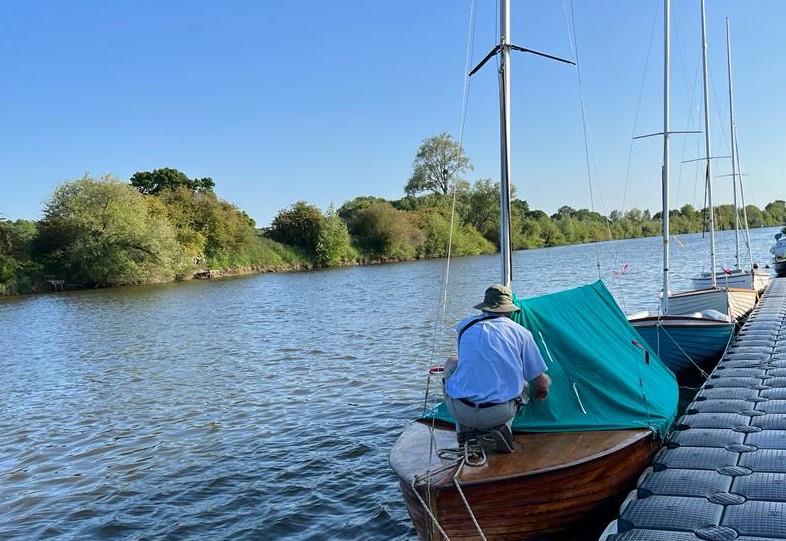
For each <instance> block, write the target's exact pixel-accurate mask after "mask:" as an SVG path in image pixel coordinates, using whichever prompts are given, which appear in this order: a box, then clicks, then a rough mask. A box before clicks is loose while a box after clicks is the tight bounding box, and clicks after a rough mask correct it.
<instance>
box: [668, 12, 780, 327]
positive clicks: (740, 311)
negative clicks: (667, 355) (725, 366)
mask: <svg viewBox="0 0 786 541" xmlns="http://www.w3.org/2000/svg"><path fill="white" fill-rule="evenodd" d="M701 35H702V71H703V75H704V84H703V87H704V150H705V152H706V155H705V157H704V158H703V159H705V160H706V162H707V166H706V167H707V169H706V175H705V179H706V188H707V207H708V208H709V213H708V215H709V220H708V221H709V225H710V272H709V273H707V274H706V276H704V275H703V276H699V277H698V278H697V282H699V284H700V285H698V286H697V285H696V283H694V287H696V289H694V290H692V291H683V292H678V293H671V292H669V294H668V295H667V298H668V302H667V304H668V311H666V312H665V313H667V314H669V315H680V314H689V313H692V312H703V311H706V310H717V311H718V312H721V313H723V314H727V315H728V316H730V317H731V318H732V319H734V320H737V321H739V320H741V319H743V318H745V317H746V316H747V315H748V313H750V311H751V310H753V308H754V306H756V302H757V301H758V292H757V290H756V289H755V288H754V287H755V285H756V281H755V275H754V274H751V279H750V281H749V284H750V287H745V288H738V287H733V286H731V285H730V284H726V283H725V282H724V280H723V279H721V278H720V277H721V276H723V277H724V279H725V276H726V273H725V272H717V271H716V270H715V269H716V268H717V265H716V253H717V251H716V248H715V212H714V208H715V207H714V206H713V203H712V179H713V177H712V158H713V155H712V145H711V137H710V102H709V81H708V79H709V76H708V72H707V31H706V22H705V14H704V4H703V3H702V9H701ZM729 43H730V42H729V32H728V21H727V25H726V52H727V59H728V61H729V83H730V84H729V105H730V107H731V112H730V118H731V135H732V139H731V141H732V142H731V148H732V160H731V162H732V175H731V176H732V178H733V181H734V208H735V209H736V208H737V182H736V179H737V176H738V173H739V171H738V170H739V167H738V165H739V164H738V160H739V155H738V154H739V153H738V152H737V149H736V146H737V144H736V137H735V130H734V107H733V100H732V92H731V46H730V44H729ZM741 193H742V192H741ZM742 202H743V208H744V204H745V199H744V196H743V200H742ZM734 221H735V236H736V244H737V252H736V260H737V264H736V266H737V269H739V267H740V266H739V223H738V221H739V216H738V213H736V212H735V219H734ZM746 222H747V220H746ZM746 239H747V244H748V254H749V257H750V239H749V236H748V235H746ZM752 266H753V262H752V261H751V267H752ZM705 277H706V287H703V286H704V282H703V280H704V278H705ZM763 279H764V277H763V276H760V280H763ZM765 285H766V284H765ZM665 291H668V290H667V289H666V290H665Z"/></svg>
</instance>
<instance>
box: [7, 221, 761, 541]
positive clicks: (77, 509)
mask: <svg viewBox="0 0 786 541" xmlns="http://www.w3.org/2000/svg"><path fill="white" fill-rule="evenodd" d="M775 231H776V230H775V229H767V230H756V231H753V232H752V240H753V245H754V247H755V257H756V259H757V260H758V261H760V262H765V261H767V260H768V259H769V258H768V255H767V254H768V249H769V246H770V245H771V239H772V236H773V234H774V233H775ZM731 238H732V237H731V235H730V234H728V233H727V234H722V235H721V236H720V238H719V245H720V246H721V247H723V248H724V250H725V251H724V254H725V255H724V257H723V261H724V264H725V265H727V266H728V265H729V264H730V261H731V258H730V254H729V253H728V248H729V247H730V246H731V243H732V241H731ZM680 243H681V244H682V245H683V247H682V248H680V247H679V246H677V245H676V243H675V249H674V261H673V265H672V268H673V269H674V270H675V277H674V281H675V288H676V289H680V288H681V287H685V286H687V285H688V281H687V279H688V277H689V276H690V275H691V274H693V273H694V272H697V271H700V270H702V269H703V268H705V267H706V263H705V262H706V260H707V258H706V257H704V256H703V255H702V254H703V253H704V252H706V249H705V245H706V242H705V241H703V240H702V239H701V237H700V236H699V235H688V236H684V237H681V238H680ZM660 246H661V243H660V239H657V238H651V239H637V240H630V241H623V242H618V243H605V244H599V245H583V246H573V247H564V248H555V249H544V250H532V251H526V252H518V253H516V254H515V258H514V272H515V283H514V285H515V289H516V290H517V291H518V292H519V294H523V295H532V294H539V293H545V292H550V291H555V290H558V289H563V288H566V287H571V286H575V285H579V284H582V283H586V282H588V281H593V280H596V279H597V278H598V273H599V270H598V265H597V262H598V261H599V262H600V274H601V276H602V277H603V278H604V279H606V281H607V283H608V284H609V286H610V288H611V289H612V291H613V292H614V294H615V295H616V296H617V298H618V300H619V301H620V303H621V304H623V305H624V306H625V307H626V309H627V310H628V311H629V312H632V311H636V310H641V309H653V308H655V307H656V305H657V300H656V293H657V291H658V289H659V285H660V270H659V269H660V266H661V264H660V249H661V248H660ZM626 262H627V263H628V264H629V270H628V271H627V272H625V273H623V274H622V275H621V276H619V277H616V276H614V274H613V272H614V271H615V270H619V269H621V268H622V267H623V265H624V264H625V263H626ZM444 269H445V262H444V261H427V262H416V263H406V264H398V265H386V266H372V267H363V268H349V269H339V270H329V271H324V272H310V273H299V274H279V275H262V276H253V277H246V278H238V279H232V280H225V281H212V282H198V283H185V284H174V285H169V286H157V287H137V288H120V289H113V290H103V291H81V292H73V293H64V294H52V295H42V296H36V297H25V298H13V299H3V300H0V329H1V331H0V368H1V369H2V372H0V397H1V398H0V539H140V540H141V539H232V540H237V539H266V540H268V539H293V540H305V539H330V540H336V539H347V540H349V539H351V540H360V539H370V540H389V539H398V540H412V539H414V532H413V530H412V528H411V527H410V524H409V520H408V517H407V513H406V510H405V508H404V505H403V503H402V502H401V499H400V496H399V492H398V488H397V485H396V482H395V479H394V477H393V474H392V472H391V471H390V469H389V467H388V464H387V454H388V451H389V449H390V447H391V445H392V444H393V442H394V441H395V439H396V437H397V435H398V434H399V433H400V432H401V430H402V429H403V428H404V427H405V425H406V424H407V423H408V422H409V421H410V420H411V419H412V418H414V417H415V416H416V415H417V413H418V411H419V404H420V403H422V399H423V392H424V383H425V379H424V374H425V371H426V368H427V367H428V366H429V364H430V359H431V358H433V359H435V360H436V359H441V358H442V357H443V356H444V355H445V354H446V353H448V352H449V351H450V349H451V344H452V341H453V338H452V334H451V333H450V331H449V330H447V329H442V330H440V331H438V332H436V333H435V331H434V327H435V325H434V321H435V318H436V317H438V316H439V315H440V313H441V309H440V306H441V294H440V288H441V284H442V282H443V272H444ZM498 274H499V263H498V258H497V257H496V256H483V257H474V258H465V259H458V260H454V261H453V262H452V263H451V273H450V286H449V290H448V295H447V300H448V302H447V305H446V308H445V320H446V321H448V322H450V323H453V322H455V321H456V320H458V319H459V318H460V317H462V316H463V315H465V313H467V312H468V311H469V307H470V306H471V305H472V304H475V303H476V302H479V300H481V299H482V294H483V290H484V288H485V287H486V286H487V285H488V284H489V283H492V282H494V281H496V280H497V279H498ZM623 299H624V302H623Z"/></svg>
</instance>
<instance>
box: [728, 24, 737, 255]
mask: <svg viewBox="0 0 786 541" xmlns="http://www.w3.org/2000/svg"><path fill="white" fill-rule="evenodd" d="M726 66H727V67H728V71H729V129H730V130H731V185H732V188H733V189H734V246H735V250H734V264H735V266H736V269H737V270H739V269H740V211H739V208H738V207H737V149H736V148H735V147H736V146H737V145H736V143H735V137H736V131H737V130H736V128H735V126H734V91H733V90H732V83H731V38H730V37H729V18H728V17H726Z"/></svg>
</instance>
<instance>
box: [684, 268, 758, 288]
mask: <svg viewBox="0 0 786 541" xmlns="http://www.w3.org/2000/svg"><path fill="white" fill-rule="evenodd" d="M715 280H716V282H717V284H718V285H719V286H721V287H732V288H735V287H737V288H744V289H755V290H756V291H759V292H761V291H764V289H765V288H766V287H767V285H768V284H769V283H770V274H769V273H768V272H765V271H760V270H754V271H753V272H750V271H734V272H732V273H731V274H726V273H725V272H718V273H716V274H715ZM691 283H692V284H693V288H694V289H710V288H711V287H712V276H710V275H709V274H706V275H703V276H700V277H696V278H691Z"/></svg>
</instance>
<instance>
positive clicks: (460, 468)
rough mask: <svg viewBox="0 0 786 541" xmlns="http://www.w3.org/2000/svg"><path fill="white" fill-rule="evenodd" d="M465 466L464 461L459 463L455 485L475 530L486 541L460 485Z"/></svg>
mask: <svg viewBox="0 0 786 541" xmlns="http://www.w3.org/2000/svg"><path fill="white" fill-rule="evenodd" d="M465 448H466V447H465ZM464 464H465V461H464V460H462V461H461V462H460V463H459V467H458V468H456V473H454V474H453V485H454V486H455V487H456V490H457V491H458V493H459V496H461V501H462V502H464V507H465V508H466V509H467V513H469V517H470V518H471V519H472V524H474V525H475V529H476V530H477V531H478V534H479V535H480V539H481V540H482V541H486V536H485V535H484V534H483V530H481V529H480V524H478V519H476V518H475V513H473V512H472V508H471V507H470V506H469V502H468V501H467V497H466V496H465V495H464V491H463V490H461V483H459V480H458V477H459V475H461V470H462V469H464Z"/></svg>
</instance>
